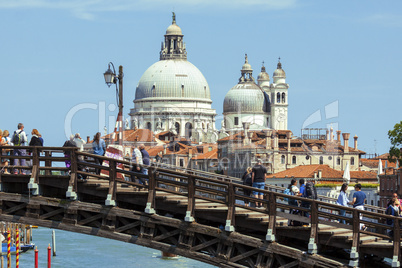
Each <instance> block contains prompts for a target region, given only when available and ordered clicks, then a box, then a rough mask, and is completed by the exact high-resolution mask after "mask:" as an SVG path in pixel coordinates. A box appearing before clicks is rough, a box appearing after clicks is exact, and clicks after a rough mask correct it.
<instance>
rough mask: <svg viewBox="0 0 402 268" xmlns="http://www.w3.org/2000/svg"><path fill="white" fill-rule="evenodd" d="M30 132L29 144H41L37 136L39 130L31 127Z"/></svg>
mask: <svg viewBox="0 0 402 268" xmlns="http://www.w3.org/2000/svg"><path fill="white" fill-rule="evenodd" d="M31 134H32V138H31V141H30V142H29V146H43V143H42V141H41V140H40V138H39V131H38V130H37V129H36V128H34V129H32V132H31Z"/></svg>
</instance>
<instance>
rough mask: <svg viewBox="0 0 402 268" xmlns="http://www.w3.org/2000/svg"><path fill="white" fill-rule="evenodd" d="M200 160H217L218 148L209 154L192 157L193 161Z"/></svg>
mask: <svg viewBox="0 0 402 268" xmlns="http://www.w3.org/2000/svg"><path fill="white" fill-rule="evenodd" d="M200 159H218V148H216V149H214V150H212V151H210V152H206V153H205V154H200V155H196V156H194V157H193V160H200Z"/></svg>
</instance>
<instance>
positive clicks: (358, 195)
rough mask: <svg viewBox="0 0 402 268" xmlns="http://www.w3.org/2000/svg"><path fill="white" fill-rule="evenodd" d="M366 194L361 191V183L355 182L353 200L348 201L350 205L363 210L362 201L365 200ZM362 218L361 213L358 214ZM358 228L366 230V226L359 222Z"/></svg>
mask: <svg viewBox="0 0 402 268" xmlns="http://www.w3.org/2000/svg"><path fill="white" fill-rule="evenodd" d="M366 198H367V197H366V194H365V193H364V192H362V185H361V184H360V183H357V184H356V185H355V192H354V194H353V201H352V202H350V204H351V205H353V208H356V209H360V210H364V203H365V202H366ZM362 219H363V215H362V214H360V220H362ZM360 229H362V230H363V231H366V230H367V226H365V225H364V224H363V223H360Z"/></svg>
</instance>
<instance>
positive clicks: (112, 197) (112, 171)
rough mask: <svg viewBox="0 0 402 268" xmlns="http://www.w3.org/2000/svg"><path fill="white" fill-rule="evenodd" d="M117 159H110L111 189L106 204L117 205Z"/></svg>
mask: <svg viewBox="0 0 402 268" xmlns="http://www.w3.org/2000/svg"><path fill="white" fill-rule="evenodd" d="M116 176H117V174H116V161H115V160H114V159H111V160H110V161H109V191H108V194H107V198H106V201H105V205H106V206H116V188H117V183H116Z"/></svg>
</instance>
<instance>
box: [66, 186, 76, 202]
mask: <svg viewBox="0 0 402 268" xmlns="http://www.w3.org/2000/svg"><path fill="white" fill-rule="evenodd" d="M66 197H67V198H70V199H71V200H77V193H76V192H74V191H73V186H68V188H67V192H66Z"/></svg>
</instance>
